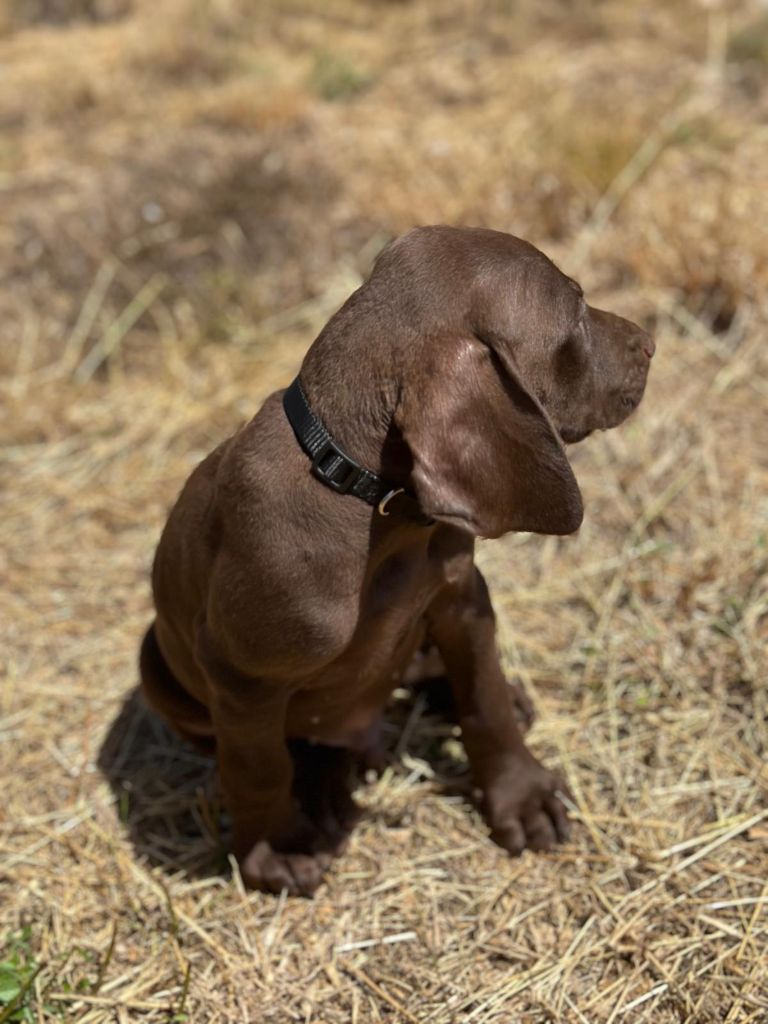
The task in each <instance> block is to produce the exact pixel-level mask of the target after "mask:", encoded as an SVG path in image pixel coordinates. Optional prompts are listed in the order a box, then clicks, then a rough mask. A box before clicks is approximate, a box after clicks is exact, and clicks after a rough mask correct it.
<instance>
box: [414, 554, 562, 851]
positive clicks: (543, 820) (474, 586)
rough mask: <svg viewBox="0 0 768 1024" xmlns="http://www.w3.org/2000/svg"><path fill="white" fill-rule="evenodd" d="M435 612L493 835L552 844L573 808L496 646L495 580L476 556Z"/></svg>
mask: <svg viewBox="0 0 768 1024" xmlns="http://www.w3.org/2000/svg"><path fill="white" fill-rule="evenodd" d="M428 619H429V632H430V635H431V637H432V639H433V640H434V642H435V644H436V645H437V648H438V650H439V652H440V655H441V657H442V659H443V662H444V664H445V668H446V673H447V675H448V679H449V680H450V683H451V687H452V689H453V692H454V698H455V701H456V706H457V709H458V716H459V724H460V726H461V731H462V737H463V740H464V746H465V748H466V751H467V757H468V758H469V763H470V768H471V771H472V776H473V780H474V782H475V785H476V786H477V787H478V789H480V790H481V792H482V802H483V809H484V812H485V816H486V819H487V821H488V823H489V825H490V827H491V835H492V837H493V839H494V840H495V841H496V842H497V843H499V845H500V846H503V847H504V848H505V849H507V850H509V851H510V853H514V854H517V853H520V852H521V851H522V850H523V849H524V848H525V847H526V846H527V847H529V848H530V849H548V848H549V847H551V846H552V845H553V844H554V843H555V842H557V840H558V839H564V838H566V836H567V833H568V822H567V816H566V811H565V808H564V806H563V804H562V802H561V801H560V799H559V798H558V796H557V793H556V790H557V788H558V781H557V779H556V777H555V776H554V775H552V774H551V773H550V772H548V771H547V770H546V769H545V768H544V767H542V765H540V764H539V762H538V761H537V760H536V758H535V757H534V756H533V755H532V754H531V753H530V751H529V750H528V748H527V747H526V745H525V742H524V740H523V736H522V733H521V731H520V727H519V725H518V717H519V711H518V708H519V696H518V694H517V693H516V690H515V688H514V687H512V686H510V685H509V684H508V683H507V680H506V679H505V677H504V673H503V672H502V669H501V665H500V663H499V657H498V652H497V650H496V638H495V635H496V622H495V616H494V612H493V607H492V605H491V600H490V596H489V594H488V588H487V586H486V584H485V580H484V579H483V577H482V575H481V573H480V571H479V570H478V569H477V568H476V566H475V565H474V563H473V562H472V561H471V557H470V556H467V560H466V566H465V571H463V572H462V573H461V574H459V575H458V579H457V580H456V581H455V582H453V583H451V584H449V585H447V586H446V588H445V589H444V590H443V591H442V592H441V594H440V595H439V597H438V598H437V599H436V600H435V602H434V603H433V605H432V606H431V607H430V609H429V612H428Z"/></svg>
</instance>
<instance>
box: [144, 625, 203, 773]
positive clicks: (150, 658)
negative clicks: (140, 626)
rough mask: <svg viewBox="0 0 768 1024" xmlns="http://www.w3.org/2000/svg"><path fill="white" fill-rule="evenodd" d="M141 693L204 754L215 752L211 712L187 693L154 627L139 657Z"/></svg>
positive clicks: (148, 634) (155, 709)
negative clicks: (163, 650) (175, 674)
mask: <svg viewBox="0 0 768 1024" xmlns="http://www.w3.org/2000/svg"><path fill="white" fill-rule="evenodd" d="M139 672H140V675H141V692H142V694H143V696H144V699H145V701H146V702H147V704H148V705H149V706H150V707H151V708H152V710H153V711H156V712H157V713H158V714H159V715H160V716H161V717H162V718H164V719H165V720H166V721H167V722H168V724H169V725H170V726H172V728H173V729H174V730H175V731H176V732H177V733H178V734H179V735H180V736H181V738H182V739H184V740H186V741H187V742H188V743H190V744H191V745H192V746H193V747H195V749H196V750H198V751H199V752H200V753H201V754H209V755H213V754H214V753H215V752H216V739H215V737H214V734H213V724H212V722H211V716H210V714H209V712H208V709H207V708H206V706H205V705H204V704H201V703H200V701H198V700H195V698H194V697H193V696H192V695H191V694H189V693H187V691H186V690H185V689H184V687H183V686H182V685H181V683H180V682H179V681H178V679H177V678H176V676H174V674H173V672H172V671H171V669H170V667H169V665H168V662H167V661H166V660H165V657H164V656H163V652H162V651H161V650H160V645H159V644H158V642H157V637H156V635H155V624H154V623H152V625H151V626H150V627H149V629H148V630H147V632H146V635H145V637H144V640H143V641H142V644H141V652H140V654H139Z"/></svg>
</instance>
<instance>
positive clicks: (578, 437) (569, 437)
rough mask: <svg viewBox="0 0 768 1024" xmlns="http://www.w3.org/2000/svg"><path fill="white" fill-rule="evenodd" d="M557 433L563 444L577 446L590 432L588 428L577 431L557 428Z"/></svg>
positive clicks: (571, 428) (569, 428)
mask: <svg viewBox="0 0 768 1024" xmlns="http://www.w3.org/2000/svg"><path fill="white" fill-rule="evenodd" d="M558 433H559V434H560V437H561V438H562V441H563V444H578V442H579V441H583V440H584V438H585V437H589V435H590V434H591V433H592V430H591V429H590V428H583V429H581V430H577V429H576V428H575V427H559V428H558Z"/></svg>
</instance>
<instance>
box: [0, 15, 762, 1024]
mask: <svg viewBox="0 0 768 1024" xmlns="http://www.w3.org/2000/svg"><path fill="white" fill-rule="evenodd" d="M0 76H1V77H0V82H1V87H0V276H1V278H2V288H0V401H1V403H2V404H1V406H0V440H1V442H2V446H3V447H2V451H1V453H0V456H1V462H0V488H2V519H1V520H0V536H1V538H2V544H0V573H2V581H3V588H2V592H0V645H1V646H0V650H1V651H2V689H0V778H1V779H2V800H1V801H0V1022H7V1021H29V1022H42V1021H59V1020H64V1021H78V1022H83V1024H85V1022H89V1024H106V1022H118V1024H126V1022H133V1021H137V1022H139V1021H142V1022H143V1021H146V1022H147V1024H160V1022H163V1024H171V1022H181V1021H185V1020H188V1021H192V1022H195V1024H209V1022H210V1024H218V1022H233V1024H234V1022H236V1024H245V1022H253V1024H284V1022H289V1021H296V1022H302V1024H368V1022H377V1021H380V1022H392V1024H405V1022H411V1024H415V1022H418V1024H454V1022H455V1024H464V1022H466V1024H470V1022H471V1024H519V1022H520V1024H545V1022H557V1024H560V1022H562V1024H585V1022H589V1024H639V1022H643V1021H649V1022H653V1024H672V1022H675V1024H683V1022H688V1024H693V1022H707V1024H710V1022H711V1024H719V1022H726V1024H747V1022H766V1021H768V800H766V794H768V771H767V770H766V763H765V758H766V750H767V749H768V725H767V722H766V715H767V705H768V698H767V696H766V675H767V674H768V664H767V660H766V641H767V640H768V414H767V413H768V346H767V345H766V340H765V332H766V328H767V327H768V302H767V301H766V295H768V230H767V225H768V187H767V186H768V182H767V180H766V164H768V11H766V8H765V6H764V5H762V6H761V5H759V4H755V5H751V4H722V3H717V2H716V0H711V2H708V3H705V2H701V3H697V2H694V0H669V2H661V0H657V2H655V3H653V2H648V3H644V4H634V3H631V2H630V0H603V2H600V0H571V2H566V0H542V2H534V0H518V2H514V0H483V2H480V0H478V2H471V0H444V2H438V0H427V2H417V0H410V2H409V0H400V2H395V0H389V2H387V0H365V2H363V0H360V2H353V0H328V2H320V0H317V2H315V3H313V2H312V0H287V2H282V3H281V2H278V0H263V2H262V3H259V2H257V0H254V2H252V3H248V2H247V0H163V2H158V0H155V2H150V0H0ZM436 221H443V222H450V223H465V224H484V225H487V226H492V227H496V228H500V229H504V230H508V231H512V232H513V233H516V234H520V235H523V236H525V237H527V238H529V239H530V240H531V241H533V242H535V243H537V244H539V245H540V246H541V247H542V248H543V249H545V251H547V252H548V253H549V254H550V255H552V256H553V257H554V258H555V259H556V260H557V261H558V262H559V263H560V265H561V266H562V268H563V269H564V270H566V271H567V272H568V273H571V274H573V275H574V276H576V277H578V278H580V279H581V281H582V283H583V284H584V285H585V287H586V289H587V291H588V295H589V297H590V300H591V301H593V302H594V303H596V304H598V305H604V306H605V307H607V308H611V309H614V310H616V311H617V312H622V313H625V314H626V315H628V316H632V317H635V318H637V319H639V320H640V321H641V322H643V323H645V324H647V325H650V326H652V327H653V328H654V330H655V332H656V336H657V341H658V347H659V348H658V355H657V358H656V360H655V361H654V368H653V372H652V374H651V381H650V385H649V389H648V393H647V397H646V400H645V403H644V405H643V406H642V407H641V409H640V411H639V413H638V414H637V415H636V416H634V417H633V418H632V420H630V422H629V423H628V424H626V425H625V426H624V427H623V428H622V429H620V430H618V431H615V432H613V433H609V434H601V435H600V436H598V437H596V438H593V439H590V440H589V441H587V442H586V443H585V444H583V445H581V446H579V447H578V448H575V449H572V459H573V463H574V466H575V468H576V472H577V476H578V477H579V480H580V482H581V485H582V489H583V493H584V497H585V503H586V506H587V516H586V521H585V524H584V526H583V528H582V530H581V531H580V533H579V534H578V535H577V536H575V537H572V538H565V539H554V538H541V537H535V536H527V535H521V536H510V537H508V538H506V539H505V540H502V541H498V542H494V543H489V544H486V545H484V546H483V547H482V550H481V554H480V558H481V561H482V564H483V566H484V568H485V570H486V573H487V576H488V577H489V580H490V582H491V585H492V590H493V594H494V599H495V603H496V606H497V610H498V614H499V630H500V639H501V644H502V648H503V653H504V657H505V660H506V664H507V667H508V670H509V673H510V675H512V676H517V677H519V678H520V679H522V681H523V682H524V684H525V686H526V687H527V688H528V691H529V692H530V694H531V696H532V698H533V700H534V702H535V704H536V705H537V708H538V712H539V718H538V722H537V724H536V726H535V727H534V730H533V733H532V737H531V739H532V745H533V747H534V749H535V750H536V751H537V753H538V754H539V755H540V756H541V757H542V758H543V759H544V760H545V761H546V762H547V763H548V764H551V765H553V766H557V767H558V769H559V770H560V771H561V772H562V773H563V774H564V775H565V776H566V777H567V780H568V782H569V784H570V786H571V788H572V790H573V793H574V797H575V807H574V819H575V822H576V824H575V828H574V834H573V838H572V841H571V842H570V843H569V844H567V845H566V846H563V847H562V848H560V849H559V850H558V851H557V852H556V853H554V854H552V855H546V856H543V855H539V856H535V855H531V854H526V855H524V856H523V857H522V858H521V859H519V860H510V859H508V858H507V857H506V855H504V854H503V853H502V852H501V851H499V850H498V849H496V848H495V847H494V846H493V845H492V844H491V843H490V841H489V840H488V838H487V836H486V832H485V829H484V827H483V825H482V822H481V821H480V819H479V817H478V815H477V814H476V812H475V811H474V810H473V809H472V807H471V806H470V804H469V803H468V801H467V799H466V774H465V771H464V766H463V764H462V755H461V747H460V744H459V743H458V742H457V739H456V737H455V735H454V733H453V731H452V729H451V728H450V726H448V725H446V724H445V723H444V722H442V721H441V720H440V719H438V718H435V717H433V716H431V715H430V714H428V713H427V709H426V708H425V707H424V706H423V704H422V703H421V702H419V701H418V700H417V701H416V702H414V701H412V700H411V701H409V700H407V699H405V698H403V699H401V700H399V701H397V702H396V703H395V705H394V707H393V709H392V712H391V719H390V725H389V729H390V733H389V735H390V749H391V752H392V758H391V764H390V767H389V768H388V769H387V770H386V772H385V773H384V775H383V776H382V777H381V778H379V779H378V780H375V781H372V782H371V783H370V784H369V785H368V786H366V787H365V788H364V789H362V790H361V792H360V800H361V802H362V803H364V805H365V807H366V808H367V814H366V817H365V820H364V822H363V824H362V825H361V827H359V828H358V830H357V831H356V833H355V835H354V838H353V841H352V842H351V845H350V847H349V850H348V852H347V853H346V855H345V856H344V857H343V859H341V860H339V861H338V863H337V864H336V865H335V867H334V868H333V870H332V871H331V873H330V874H329V877H328V880H327V884H325V885H324V886H323V887H322V889H321V890H320V892H319V894H318V895H317V897H316V898H315V899H314V900H312V901H306V900H285V899H278V898H274V897H269V896H264V895H261V894H247V893H245V892H244V891H243V889H242V886H241V885H240V884H239V881H238V878H237V876H236V873H235V874H234V875H233V872H232V868H231V865H230V864H229V862H228V860H227V857H226V852H225V851H226V846H225V843H222V836H223V837H224V840H225V839H226V817H222V815H221V813H220V807H219V802H218V797H217V792H216V785H215V779H214V777H213V773H212V770H211V767H210V765H209V764H208V763H207V762H206V761H204V760H202V759H200V758H199V757H197V756H196V755H195V754H193V753H192V752H190V750H188V749H186V748H185V747H183V746H182V745H180V744H179V743H178V742H176V741H175V740H174V739H173V738H172V737H171V736H170V735H169V734H168V733H167V731H166V730H165V729H164V728H163V727H162V726H161V725H160V724H159V723H158V722H157V721H156V720H154V719H153V718H152V717H151V716H150V715H149V714H148V713H147V712H145V711H144V710H143V709H142V707H141V705H140V704H139V703H138V702H137V700H136V699H135V696H134V691H135V686H136V682H137V673H136V651H137V644H138V641H139V638H140V636H141V633H142V631H143V629H144V627H145V624H146V622H147V620H148V618H149V615H150V603H149V588H148V580H147V577H148V569H149V565H150V559H151V556H152V552H153V548H154V544H155V542H156V540H157V537H158V533H159V530H160V527H161V525H162V522H163V520H164V516H165V514H166V511H167V509H168V507H169V504H170V503H171V502H172V500H173V498H174V495H175V493H176V492H177V490H178V488H179V486H180V484H181V482H182V480H183V479H184V478H185V476H186V475H187V473H188V472H189V470H190V468H191V467H192V465H193V464H194V463H195V462H196V461H197V460H198V459H199V458H200V457H201V455H202V454H203V453H204V452H206V451H207V450H208V449H210V448H211V447H212V446H213V445H214V444H216V443H217V441H218V440H220V439H221V438H222V437H224V436H226V434H227V433H228V432H230V431H231V430H232V429H233V427H234V426H235V425H236V424H238V423H239V422H241V421H243V420H244V419H247V418H249V417H250V416H251V415H252V414H253V413H254V411H255V410H256V409H257V407H258V405H259V403H260V402H261V400H262V399H263V397H264V396H265V395H266V394H267V393H268V392H269V391H271V390H273V389H274V388H276V387H281V386H283V385H285V384H286V383H287V382H288V381H289V380H290V378H291V375H292V373H293V372H294V371H295V369H296V367H297V365H298V363H299V361H300V359H301V355H302V353H303V351H304V350H305V348H306V347H307V345H308V344H309V342H310V341H311V340H312V338H313V337H314V335H315V333H316V332H317V330H318V328H319V326H320V325H321V324H322V323H323V322H324V319H325V318H326V317H327V315H328V314H329V313H330V312H331V311H332V310H333V309H334V308H335V307H336V306H337V305H338V304H339V303H340V301H341V300H342V299H343V298H344V297H345V296H346V294H348V292H349V291H350V290H351V289H352V288H353V287H355V285H356V283H357V282H358V281H359V280H360V276H361V274H364V273H365V271H366V268H367V267H368V266H369V265H370V261H371V259H372V257H373V255H375V253H376V251H377V250H378V248H379V247H380V246H381V245H382V244H383V242H384V241H385V240H386V239H387V238H389V237H391V236H392V235H394V234H396V233H398V232H400V231H401V230H403V229H405V228H407V227H409V226H411V225H412V224H414V223H430V222H436Z"/></svg>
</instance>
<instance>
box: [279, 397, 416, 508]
mask: <svg viewBox="0 0 768 1024" xmlns="http://www.w3.org/2000/svg"><path fill="white" fill-rule="evenodd" d="M283 409H284V410H285V415H286V416H287V417H288V422H289V423H290V424H291V426H292V427H293V432H294V434H295V435H296V439H297V440H298V442H299V444H300V445H301V447H302V448H303V449H304V451H305V452H306V453H307V455H308V456H309V457H310V459H311V460H312V473H313V474H314V476H316V477H317V479H318V480H320V482H321V483H324V484H325V486H326V487H330V489H331V490H332V491H336V493H337V494H351V495H353V496H354V497H355V498H360V499H361V501H365V502H366V503H367V504H368V505H372V506H373V507H374V508H376V509H377V510H378V511H379V513H380V514H381V515H383V516H388V515H390V514H391V513H392V512H395V511H402V513H403V514H405V515H407V516H408V517H409V518H411V519H414V520H416V521H417V522H420V523H422V525H424V526H428V525H430V524H431V523H433V522H434V520H433V519H429V518H428V517H427V516H425V515H424V513H423V512H422V511H421V509H420V508H419V506H418V502H417V501H416V499H415V497H414V496H413V495H412V494H409V493H408V491H406V490H405V489H404V488H402V487H396V486H395V485H394V484H391V483H387V481H386V480H382V478H381V477H380V476H378V474H376V473H372V472H371V471H370V470H369V469H365V467H363V466H361V465H360V464H359V463H358V462H355V460H354V459H352V458H350V456H349V455H347V453H346V452H345V451H344V450H343V449H342V448H340V447H339V445H338V444H337V443H336V442H335V441H334V440H333V438H332V437H331V435H330V434H329V433H328V431H327V430H326V429H325V427H324V426H323V423H322V422H321V421H320V420H319V419H318V418H317V416H315V414H314V413H313V412H312V410H311V409H310V407H309V402H308V401H307V396H306V395H305V394H304V389H303V388H302V386H301V381H300V380H299V378H298V377H297V378H296V379H295V380H294V382H293V383H292V384H291V386H290V387H289V388H288V389H287V390H286V391H285V393H284V395H283ZM390 503H391V509H390V508H389V506H390Z"/></svg>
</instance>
